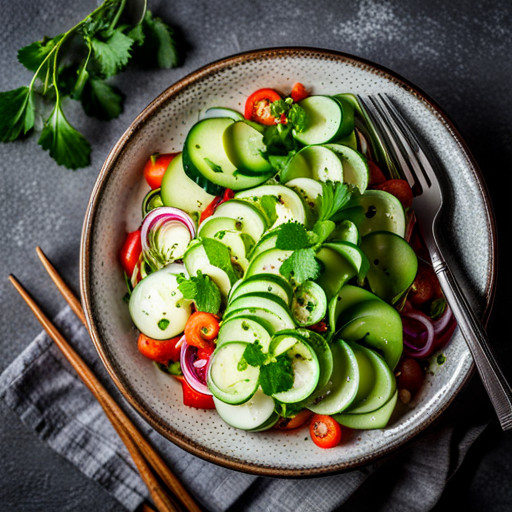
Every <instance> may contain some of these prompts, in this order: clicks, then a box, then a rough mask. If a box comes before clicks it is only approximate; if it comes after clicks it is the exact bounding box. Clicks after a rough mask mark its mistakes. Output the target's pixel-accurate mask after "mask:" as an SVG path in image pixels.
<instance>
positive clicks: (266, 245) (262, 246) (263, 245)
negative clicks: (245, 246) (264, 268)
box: [249, 230, 278, 260]
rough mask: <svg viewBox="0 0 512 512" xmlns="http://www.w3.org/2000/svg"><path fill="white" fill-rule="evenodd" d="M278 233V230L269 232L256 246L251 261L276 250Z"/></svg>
mask: <svg viewBox="0 0 512 512" xmlns="http://www.w3.org/2000/svg"><path fill="white" fill-rule="evenodd" d="M277 235H278V232H277V231H276V230H272V231H268V232H267V233H265V234H264V235H263V236H262V237H261V238H260V241H259V242H258V243H257V244H256V245H255V246H254V248H253V250H252V251H251V254H250V255H249V257H250V259H251V260H254V259H255V258H256V256H258V254H261V253H262V252H265V251H268V250H269V249H274V248H275V246H276V240H277Z"/></svg>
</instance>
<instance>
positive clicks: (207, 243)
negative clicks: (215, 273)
mask: <svg viewBox="0 0 512 512" xmlns="http://www.w3.org/2000/svg"><path fill="white" fill-rule="evenodd" d="M202 244H203V247H204V250H205V252H206V256H207V257H208V261H209V262H210V263H211V264H212V265H213V266H215V267H218V268H220V269H221V270H224V272H226V274H227V275H228V277H229V279H230V281H231V282H232V283H233V282H235V281H236V279H237V276H236V274H235V271H234V270H233V265H231V253H230V252H229V249H228V247H227V246H226V245H224V244H223V243H222V242H219V241H218V240H215V239H214V238H203V239H202Z"/></svg>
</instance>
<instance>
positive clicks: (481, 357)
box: [434, 260, 512, 431]
mask: <svg viewBox="0 0 512 512" xmlns="http://www.w3.org/2000/svg"><path fill="white" fill-rule="evenodd" d="M434 271H435V272H436V274H437V276H438V278H439V282H440V284H441V288H442V289H443V293H444V295H445V297H446V300H447V301H448V304H449V305H450V307H451V309H452V312H453V314H454V316H455V319H456V320H457V323H458V326H459V329H460V330H461V332H462V335H463V336H464V339H465V340H466V343H467V345H468V347H469V350H470V351H471V354H472V356H473V360H474V361H475V365H476V367H477V369H478V372H479V373H480V377H481V378H482V382H483V384H484V387H485V389H486V391H487V393H488V395H489V398H490V399H491V402H492V404H493V406H494V410H495V411H496V414H497V416H498V420H499V422H500V425H501V428H502V429H503V430H504V431H506V430H510V429H512V388H511V387H510V384H509V383H508V382H507V379H506V378H505V376H504V375H503V372H502V371H501V369H500V367H499V366H498V363H497V362H496V359H495V358H494V355H493V353H492V350H491V347H490V345H489V338H488V337H487V334H486V332H485V329H484V327H483V325H482V323H481V322H480V320H479V319H478V317H477V316H476V315H475V313H474V312H473V309H472V308H471V306H470V304H469V302H468V301H467V299H466V297H465V296H464V294H463V292H462V290H461V288H460V286H459V284H458V283H457V281H456V279H455V277H454V276H453V274H452V272H451V271H450V269H449V268H448V266H447V264H446V262H445V261H443V260H438V261H435V263H434Z"/></svg>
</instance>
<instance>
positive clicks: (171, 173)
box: [160, 153, 215, 220]
mask: <svg viewBox="0 0 512 512" xmlns="http://www.w3.org/2000/svg"><path fill="white" fill-rule="evenodd" d="M160 195H161V197H162V202H163V204H164V205H165V206H174V207H175V208H180V209H181V210H183V211H185V212H187V213H189V214H195V217H196V220H198V219H199V214H200V213H201V212H202V211H203V210H204V209H205V208H206V207H207V206H208V205H209V204H210V203H211V202H212V201H213V200H214V199H215V196H214V195H212V194H209V193H208V192H207V191H206V190H204V189H203V188H202V187H200V186H199V185H198V184H197V183H195V182H194V181H193V180H191V179H190V178H189V177H188V176H187V175H186V174H185V170H184V169H183V157H182V153H180V154H179V155H176V156H175V157H174V158H173V159H172V160H171V163H170V164H169V166H168V167H167V170H166V171H165V174H164V177H163V179H162V185H161V192H160Z"/></svg>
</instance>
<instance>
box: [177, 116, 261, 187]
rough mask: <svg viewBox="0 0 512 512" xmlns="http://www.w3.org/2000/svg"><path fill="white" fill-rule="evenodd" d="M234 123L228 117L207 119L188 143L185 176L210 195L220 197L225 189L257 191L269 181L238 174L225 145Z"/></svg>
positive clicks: (191, 131)
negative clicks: (225, 137) (226, 136)
mask: <svg viewBox="0 0 512 512" xmlns="http://www.w3.org/2000/svg"><path fill="white" fill-rule="evenodd" d="M234 122H235V121H233V119H230V118H228V117H217V118H210V119H203V120H202V121H199V122H197V123H196V124H195V125H194V126H193V127H192V128H191V129H190V131H189V132H188V135H187V138H186V139H185V145H184V147H183V168H184V169H185V173H186V174H187V176H188V177H189V178H190V179H191V180H193V181H195V182H196V183H197V184H198V185H199V186H200V187H202V188H204V189H205V190H206V191H207V192H208V193H210V194H214V195H220V194H221V193H222V192H223V189H224V188H230V189H232V190H241V189H245V188H251V187H255V186H257V185H259V184H260V183H263V182H264V181H265V180H266V179H267V178H268V176H263V177H247V176H241V175H238V174H236V170H237V169H236V167H235V166H234V165H233V163H232V162H231V160H230V159H229V157H228V155H227V154H226V151H225V149H224V144H223V136H224V130H225V129H226V128H227V127H228V126H230V125H231V124H233V123H234Z"/></svg>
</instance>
